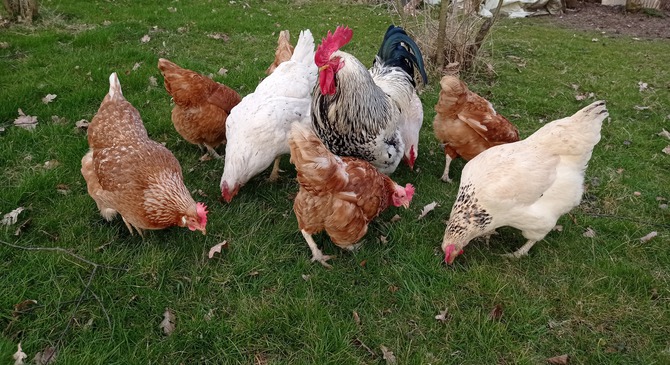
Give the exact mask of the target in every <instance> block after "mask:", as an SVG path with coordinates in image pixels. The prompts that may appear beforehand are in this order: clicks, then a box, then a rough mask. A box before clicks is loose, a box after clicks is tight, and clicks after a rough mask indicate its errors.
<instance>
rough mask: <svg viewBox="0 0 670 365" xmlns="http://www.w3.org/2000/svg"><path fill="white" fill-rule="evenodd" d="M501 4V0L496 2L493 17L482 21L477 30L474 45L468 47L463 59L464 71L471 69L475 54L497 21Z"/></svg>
mask: <svg viewBox="0 0 670 365" xmlns="http://www.w3.org/2000/svg"><path fill="white" fill-rule="evenodd" d="M502 4H503V0H500V1H499V2H498V6H497V7H496V10H495V12H494V13H493V16H491V17H490V18H488V19H486V21H484V23H483V24H482V27H481V28H479V32H478V33H477V36H476V37H475V43H473V44H472V45H470V47H469V49H468V54H467V55H466V57H465V64H464V65H463V69H464V70H467V69H469V68H470V67H472V64H473V63H474V61H475V58H476V57H477V52H479V48H481V46H482V44H483V43H484V38H486V36H487V35H488V34H489V31H490V30H491V27H492V26H493V24H494V23H495V22H496V20H498V15H500V8H502Z"/></svg>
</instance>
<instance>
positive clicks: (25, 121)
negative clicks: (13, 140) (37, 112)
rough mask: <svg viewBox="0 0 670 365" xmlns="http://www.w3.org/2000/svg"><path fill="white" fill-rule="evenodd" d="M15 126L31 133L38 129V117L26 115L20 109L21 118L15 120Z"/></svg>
mask: <svg viewBox="0 0 670 365" xmlns="http://www.w3.org/2000/svg"><path fill="white" fill-rule="evenodd" d="M14 125H15V126H17V127H20V128H23V129H27V130H29V131H31V130H33V129H35V127H37V117H33V116H31V115H25V114H24V113H23V110H21V109H19V117H18V118H16V119H14Z"/></svg>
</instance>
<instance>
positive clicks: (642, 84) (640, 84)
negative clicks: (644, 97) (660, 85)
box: [637, 81, 649, 92]
mask: <svg viewBox="0 0 670 365" xmlns="http://www.w3.org/2000/svg"><path fill="white" fill-rule="evenodd" d="M637 86H638V88H639V89H640V92H643V91H645V90H647V88H648V87H649V85H647V83H646V82H642V81H638V82H637Z"/></svg>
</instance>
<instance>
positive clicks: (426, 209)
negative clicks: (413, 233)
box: [417, 202, 438, 219]
mask: <svg viewBox="0 0 670 365" xmlns="http://www.w3.org/2000/svg"><path fill="white" fill-rule="evenodd" d="M437 206H438V204H437V202H432V203H430V204H428V205H426V206H425V207H423V209H421V214H419V218H417V219H421V218H423V217H425V216H426V214H428V213H430V212H431V211H432V210H433V209H435V207H437Z"/></svg>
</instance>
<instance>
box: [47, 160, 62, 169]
mask: <svg viewBox="0 0 670 365" xmlns="http://www.w3.org/2000/svg"><path fill="white" fill-rule="evenodd" d="M58 165H60V162H58V160H49V161H46V162H44V168H45V169H47V170H51V169H53V168H54V167H58Z"/></svg>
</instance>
